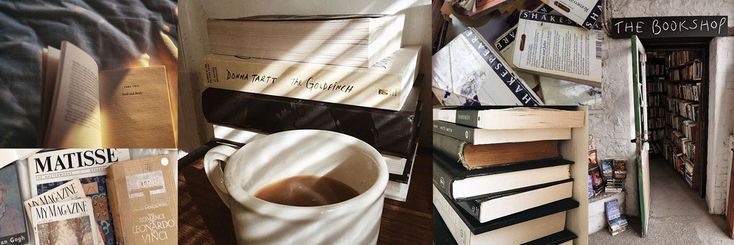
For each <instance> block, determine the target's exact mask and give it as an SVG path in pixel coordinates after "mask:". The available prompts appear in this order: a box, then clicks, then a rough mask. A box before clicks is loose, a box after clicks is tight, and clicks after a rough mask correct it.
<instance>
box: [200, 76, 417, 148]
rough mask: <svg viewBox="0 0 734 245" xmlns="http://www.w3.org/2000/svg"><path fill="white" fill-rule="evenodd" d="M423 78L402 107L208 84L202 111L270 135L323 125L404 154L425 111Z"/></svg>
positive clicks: (211, 118) (221, 121) (228, 123)
mask: <svg viewBox="0 0 734 245" xmlns="http://www.w3.org/2000/svg"><path fill="white" fill-rule="evenodd" d="M420 85H421V83H420V82H415V83H414V87H413V89H411V91H410V95H409V96H408V97H407V98H406V102H405V104H404V105H403V107H402V108H400V110H398V111H392V110H383V109H374V108H364V107H358V106H349V105H343V104H335V103H327V102H319V101H312V100H304V99H293V98H286V97H278V96H271V95H264V94H256V93H246V92H239V91H231V90H224V89H216V88H208V89H206V90H204V93H203V94H202V110H203V112H204V117H205V118H206V119H207V121H208V122H210V123H214V124H217V125H223V126H231V127H234V128H239V129H245V130H250V131H256V132H260V133H265V134H270V133H276V132H280V131H285V130H292V129H321V130H329V131H335V132H340V133H344V134H348V135H351V136H353V137H355V138H358V139H360V140H362V141H364V142H366V143H368V144H370V145H372V146H373V147H375V148H376V149H377V150H378V151H380V152H383V153H388V154H392V155H396V156H401V157H406V156H409V155H410V154H411V138H412V136H413V134H416V133H417V131H416V129H417V128H416V125H417V123H418V122H419V120H418V119H419V118H420V115H421V105H422V102H421V101H420V98H419V97H420V91H421V90H420Z"/></svg>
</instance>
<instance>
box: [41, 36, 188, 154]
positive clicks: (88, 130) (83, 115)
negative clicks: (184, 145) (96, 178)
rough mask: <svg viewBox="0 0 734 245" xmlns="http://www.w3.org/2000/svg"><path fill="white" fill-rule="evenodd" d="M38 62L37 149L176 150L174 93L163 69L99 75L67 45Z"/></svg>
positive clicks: (50, 50) (91, 62)
mask: <svg viewBox="0 0 734 245" xmlns="http://www.w3.org/2000/svg"><path fill="white" fill-rule="evenodd" d="M43 59H44V62H43V64H44V67H43V69H44V70H45V71H44V75H43V83H42V86H41V87H42V94H43V97H42V99H41V125H40V126H41V131H42V132H43V133H42V135H43V136H42V137H43V138H42V139H41V141H42V142H43V145H45V146H49V147H65V148H70V147H100V146H101V147H116V146H125V147H139V148H145V147H167V148H175V147H176V146H177V145H176V143H177V140H176V137H177V132H176V129H175V127H176V126H177V121H176V118H174V114H175V110H177V108H176V106H175V105H176V103H175V101H174V99H173V98H176V94H177V93H178V91H175V90H174V89H173V86H172V84H170V83H169V81H168V78H167V75H166V69H165V67H164V66H151V67H129V68H124V69H119V70H104V71H101V70H100V69H99V68H98V65H97V63H96V61H95V60H94V59H93V58H92V57H91V56H89V54H87V53H86V52H84V50H82V49H80V48H78V47H76V46H74V45H73V44H72V43H70V42H67V41H63V42H61V49H60V50H59V49H55V48H53V47H50V46H49V47H47V48H46V50H45V51H44V56H43ZM142 108H144V110H143V109H142Z"/></svg>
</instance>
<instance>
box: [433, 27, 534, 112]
mask: <svg viewBox="0 0 734 245" xmlns="http://www.w3.org/2000/svg"><path fill="white" fill-rule="evenodd" d="M432 61H433V62H432V70H433V77H432V79H431V81H432V82H431V84H432V86H433V87H436V88H439V89H441V90H444V91H447V92H450V93H454V94H457V95H461V96H463V97H466V98H469V99H473V100H476V101H478V103H480V104H483V105H526V106H538V105H542V104H543V101H541V99H540V98H539V97H538V95H536V94H535V92H533V90H532V87H530V86H529V85H528V84H526V82H525V81H524V80H523V79H522V78H520V77H519V76H518V75H517V73H515V71H513V69H512V68H511V67H510V65H509V64H508V63H507V62H505V61H504V60H503V59H502V57H501V56H500V55H499V53H497V51H495V50H494V48H493V47H492V46H491V45H490V44H489V43H488V42H487V41H486V40H484V38H482V35H481V34H480V33H479V32H478V31H477V30H475V29H474V28H471V27H469V28H468V29H467V30H466V31H464V32H462V33H461V34H459V35H458V36H457V37H456V38H454V40H452V41H451V42H449V43H448V44H447V45H446V46H445V47H443V48H442V49H441V50H439V51H438V52H437V53H436V54H434V55H433V57H432Z"/></svg>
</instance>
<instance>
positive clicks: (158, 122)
mask: <svg viewBox="0 0 734 245" xmlns="http://www.w3.org/2000/svg"><path fill="white" fill-rule="evenodd" d="M166 79H167V78H166V69H165V67H164V66H153V67H136V68H127V69H120V70H110V71H103V72H101V74H100V104H101V108H102V144H103V145H104V146H106V147H132V148H175V147H176V140H175V138H174V134H175V133H174V128H173V125H174V124H175V123H174V122H175V120H174V119H173V114H172V112H171V104H170V100H169V97H170V96H169V90H168V83H167V80H166Z"/></svg>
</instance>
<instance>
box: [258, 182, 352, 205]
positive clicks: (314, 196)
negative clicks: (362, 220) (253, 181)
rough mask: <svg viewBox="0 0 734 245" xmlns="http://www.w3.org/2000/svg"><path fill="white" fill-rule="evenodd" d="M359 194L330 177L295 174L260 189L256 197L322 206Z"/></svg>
mask: <svg viewBox="0 0 734 245" xmlns="http://www.w3.org/2000/svg"><path fill="white" fill-rule="evenodd" d="M357 195H359V193H357V191H355V190H354V189H352V187H349V186H348V185H346V184H344V183H342V182H340V181H338V180H335V179H333V178H330V177H322V176H294V177H290V178H287V179H283V180H279V181H277V182H274V183H271V184H268V185H266V186H265V187H263V188H262V189H260V190H259V191H258V192H257V194H255V197H257V198H260V199H263V200H265V201H268V202H274V203H278V204H283V205H290V206H301V207H311V206H321V205H329V204H334V203H338V202H343V201H346V200H349V199H350V198H352V197H356V196H357Z"/></svg>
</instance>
